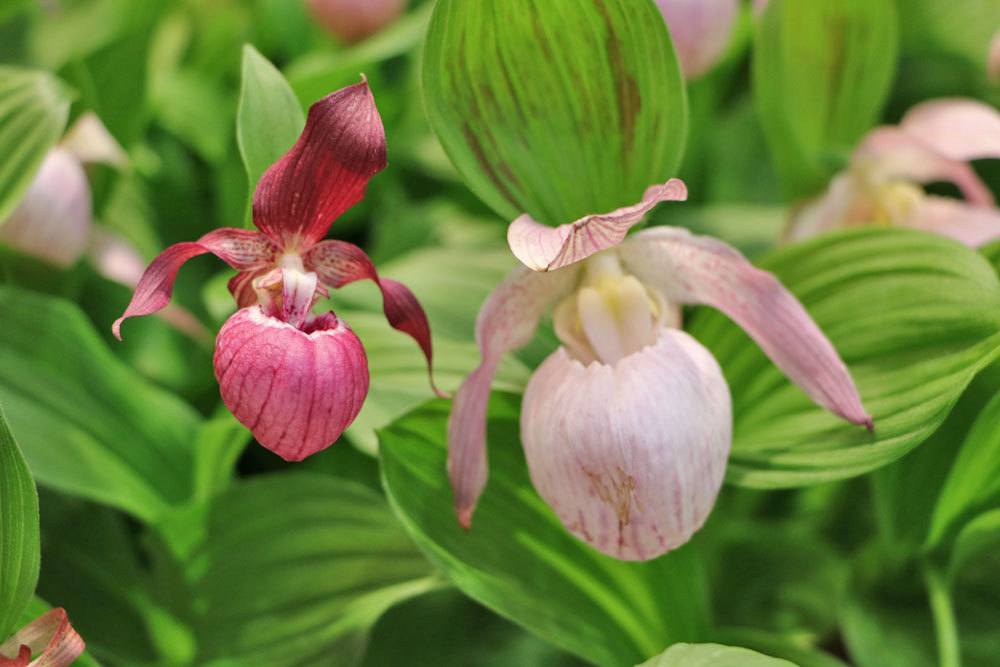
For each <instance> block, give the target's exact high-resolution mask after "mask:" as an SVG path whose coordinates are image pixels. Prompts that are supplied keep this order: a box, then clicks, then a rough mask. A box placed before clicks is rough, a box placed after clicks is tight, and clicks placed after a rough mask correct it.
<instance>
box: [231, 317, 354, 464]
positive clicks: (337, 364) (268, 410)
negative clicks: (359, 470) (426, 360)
mask: <svg viewBox="0 0 1000 667" xmlns="http://www.w3.org/2000/svg"><path fill="white" fill-rule="evenodd" d="M214 362H215V377H216V379H217V380H218V381H219V389H220V392H221V394H222V400H223V402H224V403H225V404H226V407H228V408H229V410H230V412H232V413H233V415H234V416H235V417H236V419H238V420H239V421H240V423H241V424H243V425H244V426H246V427H247V428H248V429H250V431H251V432H252V433H253V435H254V437H255V438H257V441H258V442H260V444H262V445H264V446H265V447H267V448H268V449H270V450H271V451H273V452H274V453H275V454H277V455H278V456H280V457H281V458H283V459H285V460H286V461H301V460H302V459H304V458H306V457H307V456H310V455H312V454H315V453H316V452H318V451H320V450H322V449H326V448H327V447H329V446H330V445H331V444H332V443H333V442H334V441H335V440H337V438H339V437H340V434H341V433H343V432H344V429H346V428H347V427H348V426H350V424H351V422H353V421H354V418H355V417H357V416H358V412H360V410H361V406H362V404H363V403H364V400H365V396H367V394H368V359H367V357H366V356H365V350H364V348H363V347H362V346H361V341H360V340H358V337H357V336H356V335H355V334H354V332H353V331H351V329H350V328H349V327H348V326H347V325H346V324H345V323H344V322H343V321H341V320H338V319H337V317H336V316H334V315H333V314H332V313H327V314H325V315H321V316H318V317H316V318H315V319H314V320H313V321H312V322H311V324H310V325H308V326H307V327H306V330H305V331H303V330H301V329H297V328H295V327H293V326H291V325H290V324H288V323H286V322H282V321H281V320H279V319H277V318H274V317H269V316H267V315H265V314H264V312H263V311H262V310H261V309H260V307H258V306H251V307H249V308H244V309H242V310H239V311H237V312H236V314H234V315H233V316H232V317H230V318H229V319H228V320H227V321H226V323H225V324H224V325H223V327H222V330H221V331H219V337H218V339H217V340H216V344H215V359H214Z"/></svg>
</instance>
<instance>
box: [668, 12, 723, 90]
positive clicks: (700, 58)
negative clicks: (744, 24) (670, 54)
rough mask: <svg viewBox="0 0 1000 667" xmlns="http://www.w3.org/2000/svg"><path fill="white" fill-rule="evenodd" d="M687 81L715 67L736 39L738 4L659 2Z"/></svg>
mask: <svg viewBox="0 0 1000 667" xmlns="http://www.w3.org/2000/svg"><path fill="white" fill-rule="evenodd" d="M656 4H657V6H658V7H659V8H660V12H661V13H662V14H663V18H664V19H665V20H666V22H667V27H668V28H669V29H670V38H671V40H672V41H673V43H674V49H675V50H676V51H677V58H678V60H680V66H681V72H682V73H683V74H684V78H685V79H687V80H689V81H690V80H692V79H697V78H698V77H700V76H701V75H703V74H705V73H706V72H708V71H709V70H710V69H712V67H714V66H715V64H716V63H717V62H719V59H720V58H721V57H722V54H723V53H725V51H726V47H727V46H729V41H730V39H731V38H732V36H733V28H734V27H735V26H736V19H737V18H738V17H739V13H740V2H739V0H656Z"/></svg>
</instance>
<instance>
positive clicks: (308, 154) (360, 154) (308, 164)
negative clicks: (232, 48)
mask: <svg viewBox="0 0 1000 667" xmlns="http://www.w3.org/2000/svg"><path fill="white" fill-rule="evenodd" d="M385 166H386V149H385V130H384V129H383V128H382V118H381V117H380V116H379V113H378V109H377V108H376V107H375V99H374V98H373V97H372V94H371V90H370V89H369V88H368V83H367V82H366V81H362V82H361V83H359V84H355V85H353V86H350V87H348V88H344V89H342V90H338V91H337V92H335V93H332V94H330V95H328V96H326V97H324V98H323V99H321V100H320V101H318V102H316V103H315V104H313V105H312V107H310V109H309V117H308V119H307V120H306V127H305V129H304V130H303V131H302V135H301V136H300V137H299V140H298V141H297V142H296V143H295V145H294V146H293V147H292V149H291V150H290V151H288V152H287V153H286V154H285V155H284V156H283V157H282V158H281V159H280V160H278V161H277V162H275V163H274V164H273V165H271V167H270V168H269V169H268V170H267V171H266V172H264V175H263V176H262V177H261V179H260V182H259V183H258V184H257V190H256V191H255V192H254V196H253V219H254V224H256V225H257V227H258V228H259V229H260V230H261V231H262V232H264V233H265V234H267V235H269V236H270V237H271V238H272V239H275V240H281V241H282V243H283V245H284V246H285V247H292V248H295V247H301V248H303V249H304V248H307V247H308V246H310V245H312V244H313V243H315V242H317V241H319V240H320V239H322V238H323V237H324V236H325V235H326V233H327V231H328V230H329V229H330V225H331V224H333V221H334V220H335V219H337V218H338V217H339V216H340V215H341V214H342V213H343V212H344V211H346V210H347V209H349V208H351V207H352V206H354V205H355V204H356V203H358V202H359V201H360V200H361V198H362V197H363V196H364V194H365V186H367V185H368V181H369V180H370V179H371V177H372V176H374V175H375V174H377V173H378V172H380V171H382V169H384V168H385Z"/></svg>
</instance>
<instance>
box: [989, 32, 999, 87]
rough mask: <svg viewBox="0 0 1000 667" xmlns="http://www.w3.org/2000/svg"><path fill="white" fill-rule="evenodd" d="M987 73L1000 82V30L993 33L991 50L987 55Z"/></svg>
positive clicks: (996, 81)
mask: <svg viewBox="0 0 1000 667" xmlns="http://www.w3.org/2000/svg"><path fill="white" fill-rule="evenodd" d="M986 73H987V75H988V76H989V77H990V80H991V81H993V82H994V83H1000V30H998V31H997V33H996V34H995V35H993V41H992V42H990V51H989V53H988V54H987V56H986Z"/></svg>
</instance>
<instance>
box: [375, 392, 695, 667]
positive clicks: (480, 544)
mask: <svg viewBox="0 0 1000 667" xmlns="http://www.w3.org/2000/svg"><path fill="white" fill-rule="evenodd" d="M450 407H451V404H450V403H448V402H446V401H434V402H430V403H428V404H426V405H425V406H424V407H422V408H420V409H418V410H416V411H414V412H412V413H410V414H409V415H407V416H406V417H404V418H403V419H401V420H399V421H397V422H396V423H394V424H393V425H392V426H390V427H388V428H386V429H384V430H382V431H381V432H380V440H379V446H380V452H381V456H382V474H383V480H384V483H385V487H386V491H387V493H388V494H389V498H390V501H391V502H392V504H393V507H394V508H395V509H396V512H397V514H398V515H399V517H400V519H401V520H402V522H403V524H404V525H405V526H406V528H407V529H408V530H409V531H410V533H411V535H413V537H414V539H415V540H416V541H417V543H418V544H419V545H420V546H421V547H422V548H423V549H424V551H425V552H426V553H427V555H428V556H429V557H430V558H431V559H432V560H433V561H434V562H435V563H436V564H437V565H438V566H439V567H440V568H441V569H442V570H443V571H444V573H445V574H446V575H447V577H448V578H449V579H450V580H451V581H452V582H453V583H454V584H455V585H456V586H458V588H459V589H460V590H462V592H464V593H465V594H467V595H469V596H470V597H472V598H473V599H475V600H477V601H479V602H481V603H482V604H484V605H486V606H487V607H490V608H491V609H493V610H495V611H497V612H498V613H499V614H501V615H503V616H506V617H508V618H510V619H512V620H513V621H515V622H516V623H518V624H520V625H522V626H523V627H525V628H526V629H527V630H528V631H529V632H533V633H535V634H537V635H538V636H540V637H542V638H543V639H546V640H548V641H550V642H552V643H553V644H555V645H557V646H559V647H561V648H563V649H565V650H567V651H570V652H572V653H575V654H577V655H579V656H581V657H583V658H585V659H587V660H589V661H592V662H594V663H596V664H599V665H622V664H635V663H638V662H641V661H642V660H646V659H647V658H649V657H650V656H651V655H654V654H656V653H658V652H660V651H662V650H663V648H664V647H665V646H667V645H669V644H671V643H673V642H676V641H682V640H692V639H697V638H698V637H699V636H700V635H701V634H702V633H703V624H704V622H705V615H706V599H705V591H704V590H703V581H702V577H701V570H700V568H699V564H698V558H697V554H696V552H695V551H694V547H693V546H689V547H686V548H684V549H681V550H679V551H675V552H673V553H671V554H668V555H666V556H663V557H661V558H658V559H656V560H653V561H649V562H645V563H628V562H623V561H618V560H615V559H612V558H609V557H607V556H605V555H603V554H600V553H599V552H597V551H595V550H593V549H592V548H591V547H589V546H587V545H586V544H584V543H583V542H580V541H579V540H577V539H576V538H574V537H573V536H571V535H570V534H569V533H568V532H566V529H565V528H563V526H562V524H561V523H559V520H558V518H557V517H556V516H555V514H554V513H553V512H552V510H550V509H549V507H548V506H547V505H546V504H545V503H544V502H543V501H542V499H541V498H539V497H538V495H537V494H536V493H535V491H534V490H533V489H532V487H531V482H530V481H529V478H528V471H527V467H526V465H525V462H524V457H523V454H522V451H521V446H520V441H519V436H518V432H519V423H518V407H519V400H518V398H517V397H514V396H511V395H509V394H497V395H495V396H494V398H493V401H492V403H491V410H490V417H491V418H490V423H489V441H490V445H491V447H490V481H489V485H488V486H487V488H486V492H485V493H484V494H483V497H482V500H481V502H480V503H479V507H478V509H477V511H476V518H475V523H474V525H473V527H472V529H471V530H470V531H465V530H463V529H462V528H460V527H459V525H458V522H457V521H456V519H455V514H454V510H453V508H452V494H451V488H450V486H449V484H448V476H447V474H446V472H445V470H446V464H445V458H446V444H445V443H446V430H447V420H448V413H449V410H450Z"/></svg>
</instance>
